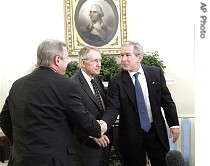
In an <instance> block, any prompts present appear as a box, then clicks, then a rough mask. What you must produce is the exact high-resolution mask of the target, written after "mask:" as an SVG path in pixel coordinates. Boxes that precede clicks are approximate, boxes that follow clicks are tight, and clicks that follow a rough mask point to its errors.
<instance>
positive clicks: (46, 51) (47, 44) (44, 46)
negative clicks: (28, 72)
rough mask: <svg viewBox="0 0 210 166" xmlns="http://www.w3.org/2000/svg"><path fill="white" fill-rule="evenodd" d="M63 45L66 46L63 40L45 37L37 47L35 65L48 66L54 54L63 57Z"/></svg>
mask: <svg viewBox="0 0 210 166" xmlns="http://www.w3.org/2000/svg"><path fill="white" fill-rule="evenodd" d="M63 47H67V45H66V44H65V43H64V42H62V41H59V40H55V39H47V40H44V41H43V42H41V43H40V44H39V46H38V49H37V64H36V66H37V67H39V66H47V67H49V66H50V65H51V64H52V62H53V60H54V58H55V57H56V56H60V57H61V58H63V56H64V52H63Z"/></svg>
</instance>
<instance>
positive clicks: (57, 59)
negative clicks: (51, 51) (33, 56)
mask: <svg viewBox="0 0 210 166" xmlns="http://www.w3.org/2000/svg"><path fill="white" fill-rule="evenodd" d="M59 62H60V57H59V56H56V57H55V58H54V63H55V65H56V66H59Z"/></svg>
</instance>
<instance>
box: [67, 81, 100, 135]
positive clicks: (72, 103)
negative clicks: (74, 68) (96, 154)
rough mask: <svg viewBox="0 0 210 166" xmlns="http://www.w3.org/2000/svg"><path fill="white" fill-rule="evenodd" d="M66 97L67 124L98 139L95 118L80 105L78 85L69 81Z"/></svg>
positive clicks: (98, 127) (98, 128)
mask: <svg viewBox="0 0 210 166" xmlns="http://www.w3.org/2000/svg"><path fill="white" fill-rule="evenodd" d="M70 84H71V86H70V89H69V94H68V97H67V116H68V119H69V122H70V123H71V124H72V125H73V126H75V127H76V128H77V129H78V130H80V131H81V132H84V133H86V134H87V135H91V136H93V137H97V138H99V137H100V136H101V128H100V125H99V123H98V122H97V121H96V119H95V117H94V116H92V115H91V114H90V113H89V111H88V110H86V109H85V108H84V106H83V104H82V100H81V97H80V91H79V86H78V84H77V83H76V82H75V81H73V80H71V82H70Z"/></svg>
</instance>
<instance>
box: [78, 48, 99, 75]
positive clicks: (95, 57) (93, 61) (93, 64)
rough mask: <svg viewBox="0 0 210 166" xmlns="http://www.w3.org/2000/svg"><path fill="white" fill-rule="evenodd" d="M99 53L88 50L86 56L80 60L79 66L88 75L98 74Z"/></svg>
mask: <svg viewBox="0 0 210 166" xmlns="http://www.w3.org/2000/svg"><path fill="white" fill-rule="evenodd" d="M101 60H102V58H101V54H100V52H98V51H96V50H90V51H89V53H88V54H87V58H86V59H83V60H81V62H80V63H81V67H82V69H83V70H84V71H85V73H87V75H89V76H90V77H92V76H94V75H98V74H100V71H101Z"/></svg>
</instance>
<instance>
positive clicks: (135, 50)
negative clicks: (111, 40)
mask: <svg viewBox="0 0 210 166" xmlns="http://www.w3.org/2000/svg"><path fill="white" fill-rule="evenodd" d="M130 45H133V53H134V54H135V55H136V56H138V55H139V54H142V55H144V50H143V46H141V45H140V44H139V43H138V42H135V41H126V42H124V43H123V44H122V46H121V48H122V47H125V46H130Z"/></svg>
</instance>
